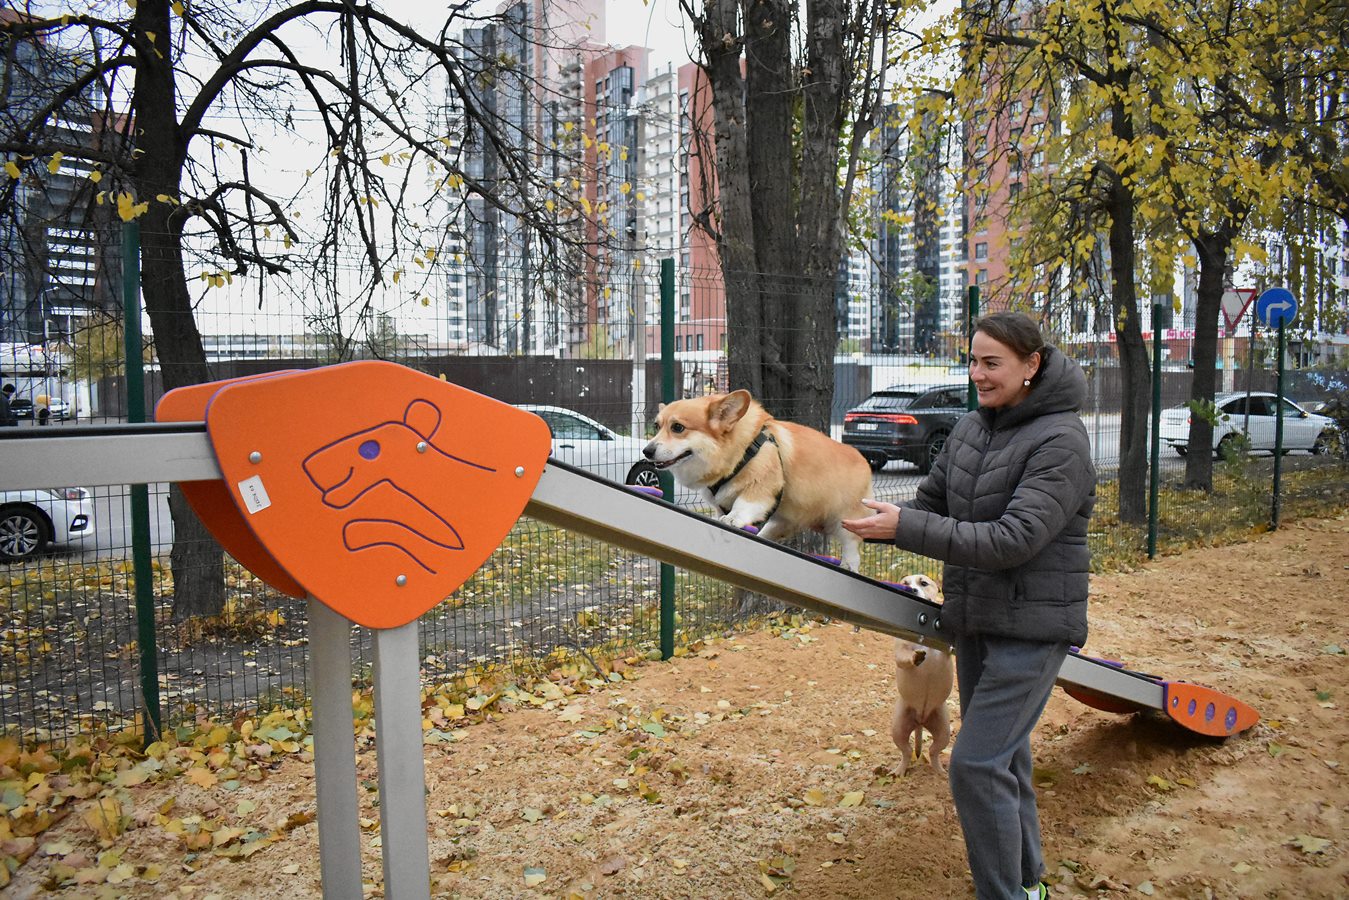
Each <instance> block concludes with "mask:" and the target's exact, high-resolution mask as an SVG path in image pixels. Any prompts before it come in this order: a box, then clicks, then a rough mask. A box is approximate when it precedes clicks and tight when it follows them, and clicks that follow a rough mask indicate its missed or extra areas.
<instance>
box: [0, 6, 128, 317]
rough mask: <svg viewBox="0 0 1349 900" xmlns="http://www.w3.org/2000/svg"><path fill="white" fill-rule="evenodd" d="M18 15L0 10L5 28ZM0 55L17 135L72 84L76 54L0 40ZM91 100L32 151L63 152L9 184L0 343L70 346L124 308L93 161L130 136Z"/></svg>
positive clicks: (113, 231) (31, 164)
mask: <svg viewBox="0 0 1349 900" xmlns="http://www.w3.org/2000/svg"><path fill="white" fill-rule="evenodd" d="M21 15H22V14H21V13H17V12H15V11H13V10H0V21H15V20H16V19H18V18H19V17H20V16H21ZM0 52H2V53H3V61H0V68H2V69H3V71H0V84H3V85H4V90H5V95H4V98H3V103H0V119H2V120H3V123H4V129H5V131H7V132H10V133H14V132H16V131H17V130H18V128H19V127H20V125H21V123H23V122H25V121H26V120H27V119H29V118H31V117H32V116H33V115H34V114H35V113H36V112H37V110H38V109H39V108H40V106H41V104H43V103H46V102H47V101H48V100H49V99H50V97H51V95H52V93H53V92H54V91H55V90H56V89H57V88H56V86H58V85H65V84H70V83H72V82H73V81H74V80H75V76H76V62H75V54H74V53H72V52H70V51H67V50H66V49H64V48H61V47H58V46H55V45H54V44H52V43H51V42H49V41H46V40H25V41H17V42H10V41H0ZM93 101H94V95H93V93H92V91H88V92H86V93H85V94H83V95H81V96H80V97H77V98H75V100H74V101H73V102H72V103H71V104H69V105H68V106H67V108H66V113H65V114H64V115H63V116H62V117H61V118H60V119H59V120H57V121H53V122H51V123H50V124H48V125H46V126H44V132H45V133H44V134H43V135H42V136H41V137H40V138H39V140H38V141H36V142H35V143H39V144H43V143H45V144H48V145H51V146H59V147H62V148H64V152H63V153H58V154H55V155H53V156H50V157H47V158H45V159H37V160H22V159H21V158H20V159H21V161H22V162H24V163H25V165H24V168H23V169H21V172H22V174H21V176H20V177H19V178H17V179H14V181H13V184H12V189H13V191H14V194H13V199H12V204H11V210H12V212H11V214H10V215H7V216H6V217H5V218H4V220H3V221H0V341H3V342H13V343H34V344H45V343H48V342H52V341H58V342H63V341H68V340H69V337H70V335H71V334H72V333H73V332H75V331H76V330H78V328H79V327H80V325H81V324H82V323H83V322H84V321H85V320H87V319H88V318H89V316H90V315H92V314H93V313H94V312H95V311H97V310H105V309H118V308H120V305H121V304H120V297H121V271H122V266H121V230H120V227H119V226H120V223H119V222H117V221H116V216H115V215H114V213H113V210H114V209H115V204H99V203H97V202H96V200H95V195H96V193H97V191H98V190H99V188H98V187H97V186H96V185H95V183H94V181H91V180H90V176H91V174H92V173H93V172H94V170H95V168H96V167H97V166H96V163H95V162H93V161H92V159H91V158H90V156H91V155H92V154H93V153H94V151H96V150H99V149H100V148H102V147H104V146H105V145H107V144H110V143H112V142H113V141H114V140H115V141H124V140H126V135H127V133H128V131H129V129H128V123H127V120H125V119H123V118H121V117H117V116H113V115H109V114H108V113H106V112H105V111H103V110H100V109H99V108H97V107H96V106H95V104H94V102H93ZM82 151H88V154H89V155H85V153H84V152H82ZM16 165H17V163H16ZM105 186H106V185H105Z"/></svg>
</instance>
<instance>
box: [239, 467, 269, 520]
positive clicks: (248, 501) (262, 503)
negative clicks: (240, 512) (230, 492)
mask: <svg viewBox="0 0 1349 900" xmlns="http://www.w3.org/2000/svg"><path fill="white" fill-rule="evenodd" d="M239 496H241V497H243V500H244V508H245V509H247V510H248V512H249V514H250V515H251V514H254V513H260V512H262V511H263V510H264V509H266V508H267V507H269V506H271V505H272V498H271V497H268V496H267V488H266V487H264V486H263V484H262V476H261V475H254V476H253V477H252V478H245V479H244V480H243V481H241V482H239Z"/></svg>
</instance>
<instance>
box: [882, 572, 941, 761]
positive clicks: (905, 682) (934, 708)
mask: <svg viewBox="0 0 1349 900" xmlns="http://www.w3.org/2000/svg"><path fill="white" fill-rule="evenodd" d="M899 583H900V584H903V585H906V586H908V587H911V588H913V589H914V590H915V591H917V592H918V593H919V594H922V595H923V596H924V597H926V598H927V599H928V600H931V601H933V602H934V603H940V602H941V599H942V598H941V587H940V586H939V585H938V584H937V582H935V581H933V580H932V579H931V578H928V577H927V576H926V575H906V576H905V577H904V578H901V579H900V582H899ZM955 681H956V667H955V660H954V659H952V657H951V655H950V654H949V653H943V652H942V651H940V650H935V649H933V648H931V647H924V646H923V645H922V644H915V643H912V642H911V641H905V640H901V639H899V638H896V639H895V684H896V685H897V686H898V687H899V699H898V700H896V701H895V711H894V713H893V715H892V716H891V717H890V737H891V738H893V739H894V742H895V746H896V747H898V748H899V751H900V756H899V774H900V775H903V774H904V771H905V770H906V769H907V768H908V767H909V737H910V736H912V737H913V757H914V759H917V760H921V759H922V758H923V729H924V728H926V729H927V730H928V732H929V733H930V734H931V735H932V748H931V750H929V751H928V752H929V755H930V758H931V760H932V768H934V769H936V770H937V771H938V772H941V773H943V774H944V773H945V772H946V768H945V767H944V766H943V765H942V762H941V753H942V751H943V750H945V749H946V746H947V744H949V743H951V714H950V713H949V712H948V711H947V709H946V698H947V697H949V696H951V688H952V687H953V686H954V685H955Z"/></svg>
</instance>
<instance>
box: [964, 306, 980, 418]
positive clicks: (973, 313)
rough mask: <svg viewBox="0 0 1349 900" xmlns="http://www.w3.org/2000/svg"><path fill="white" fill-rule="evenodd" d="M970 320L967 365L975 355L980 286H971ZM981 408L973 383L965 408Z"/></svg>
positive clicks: (967, 393)
mask: <svg viewBox="0 0 1349 900" xmlns="http://www.w3.org/2000/svg"><path fill="white" fill-rule="evenodd" d="M969 297H970V320H969V322H968V323H967V324H966V326H965V351H966V360H965V361H966V363H967V364H968V363H969V355H970V354H973V353H974V323H975V322H976V321H977V320H978V319H979V285H977V284H972V285H970V292H969ZM978 406H979V392H978V391H976V390H975V389H974V382H973V381H971V382H970V383H969V385H968V386H966V388H965V408H966V409H976V408H977V407H978Z"/></svg>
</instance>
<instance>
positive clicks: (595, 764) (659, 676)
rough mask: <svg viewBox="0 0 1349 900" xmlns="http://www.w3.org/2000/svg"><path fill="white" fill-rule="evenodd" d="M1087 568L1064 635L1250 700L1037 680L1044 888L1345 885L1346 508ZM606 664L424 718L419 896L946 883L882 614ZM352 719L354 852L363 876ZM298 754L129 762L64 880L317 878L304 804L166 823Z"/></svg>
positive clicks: (1289, 890)
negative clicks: (1223, 706)
mask: <svg viewBox="0 0 1349 900" xmlns="http://www.w3.org/2000/svg"><path fill="white" fill-rule="evenodd" d="M1093 596H1094V600H1093V606H1092V628H1093V631H1092V638H1091V641H1090V644H1089V646H1088V650H1089V651H1091V652H1093V653H1095V654H1099V655H1104V656H1111V657H1117V658H1121V659H1123V660H1125V661H1126V662H1127V663H1128V664H1129V665H1130V666H1131V667H1133V668H1135V669H1138V670H1141V671H1146V672H1152V673H1155V674H1159V675H1164V676H1166V677H1168V678H1175V679H1187V680H1193V681H1197V682H1201V683H1204V684H1207V685H1210V686H1212V687H1215V688H1218V689H1220V690H1224V691H1226V692H1229V693H1231V694H1233V695H1235V696H1237V697H1240V698H1242V699H1244V700H1246V701H1247V702H1249V703H1251V704H1252V705H1254V706H1255V707H1256V708H1257V709H1258V710H1259V711H1260V712H1261V714H1262V715H1263V717H1264V718H1263V720H1262V722H1261V723H1260V724H1259V725H1258V726H1256V727H1255V728H1254V729H1252V730H1251V731H1250V732H1248V733H1246V734H1243V735H1241V736H1239V737H1236V738H1232V739H1229V740H1227V741H1223V742H1215V741H1210V740H1207V739H1203V738H1200V737H1197V736H1193V735H1190V734H1188V733H1187V732H1185V731H1183V730H1181V729H1180V728H1179V727H1177V726H1175V725H1172V724H1170V723H1168V722H1166V721H1162V720H1160V719H1157V718H1152V717H1119V716H1113V715H1109V714H1106V713H1102V712H1098V711H1096V710H1093V709H1089V708H1087V707H1085V706H1082V705H1081V704H1078V703H1077V702H1076V701H1074V700H1072V699H1070V698H1068V697H1066V696H1065V695H1063V694H1062V693H1061V692H1058V691H1056V692H1055V694H1054V697H1053V699H1052V700H1051V702H1050V706H1049V709H1048V710H1047V712H1046V714H1045V716H1044V718H1043V719H1042V721H1041V724H1040V726H1039V728H1038V730H1037V733H1036V737H1035V751H1036V767H1037V782H1038V783H1039V786H1040V790H1041V811H1042V816H1043V819H1044V831H1045V840H1046V848H1045V850H1046V857H1047V859H1048V860H1050V861H1052V868H1051V877H1052V879H1053V880H1054V881H1055V882H1056V887H1055V893H1054V896H1055V897H1056V898H1059V897H1102V896H1115V897H1123V896H1135V895H1139V896H1152V897H1168V898H1173V897H1178V898H1207V897H1216V898H1276V897H1277V898H1326V900H1329V898H1340V897H1345V896H1349V853H1347V852H1346V851H1347V850H1349V847H1347V846H1346V844H1347V842H1349V823H1347V822H1346V811H1347V810H1349V785H1347V784H1346V768H1347V767H1349V717H1346V715H1345V713H1344V710H1343V709H1342V708H1341V707H1342V706H1343V705H1344V704H1346V703H1349V683H1347V681H1349V678H1347V676H1346V657H1345V652H1344V648H1346V647H1349V635H1346V624H1345V623H1346V621H1347V619H1346V615H1345V611H1346V609H1349V517H1341V518H1339V519H1328V520H1315V521H1306V522H1293V523H1287V524H1285V526H1284V528H1282V529H1281V530H1280V531H1278V532H1277V533H1274V534H1269V535H1263V536H1260V537H1258V538H1256V539H1253V540H1252V541H1251V542H1250V543H1247V544H1242V545H1238V546H1232V547H1226V548H1220V549H1200V550H1194V551H1191V552H1189V553H1187V554H1185V555H1184V556H1180V557H1173V558H1168V559H1164V560H1160V561H1158V562H1157V563H1155V564H1152V565H1148V566H1147V567H1145V568H1143V569H1140V570H1139V571H1137V572H1134V573H1131V574H1127V575H1115V576H1107V577H1100V578H1096V579H1095V580H1094V581H1093ZM625 676H626V680H623V681H621V682H619V683H614V684H610V685H606V686H604V687H602V688H599V689H596V690H594V691H592V692H589V693H578V694H574V695H571V696H568V697H566V698H553V699H546V698H539V700H538V703H539V704H540V705H538V706H536V707H535V708H523V707H525V706H528V705H529V704H521V708H517V709H515V710H514V711H510V712H506V713H503V714H501V715H498V716H494V717H492V718H490V719H489V720H488V721H487V722H485V723H482V724H476V725H472V726H470V727H462V728H458V729H457V730H452V731H449V732H448V736H447V737H444V738H443V739H439V740H437V741H436V742H434V743H428V745H427V747H426V758H427V777H428V788H429V794H428V798H427V800H428V808H429V810H430V828H431V859H432V861H433V863H432V869H433V872H432V877H433V884H434V886H435V894H436V896H442V897H466V898H469V897H472V898H503V897H584V898H592V897H596V898H597V897H640V898H648V897H650V898H728V897H746V898H750V897H753V898H758V897H764V896H770V895H771V896H778V895H781V894H793V895H795V896H800V897H809V898H823V900H830V898H838V900H842V898H896V897H898V898H956V897H966V896H969V895H970V889H969V879H968V874H967V872H966V868H965V857H964V852H963V845H962V842H961V839H960V835H959V829H958V826H957V824H956V820H955V815H954V811H953V809H952V806H951V802H950V796H949V790H948V788H947V785H946V783H945V781H944V779H943V778H941V777H939V776H938V775H936V774H935V773H934V772H933V771H932V770H930V769H929V768H927V766H926V765H920V766H913V767H911V769H910V772H909V774H908V776H906V777H905V778H903V779H896V778H894V777H892V775H891V774H890V773H891V767H892V766H893V764H894V762H895V756H896V752H897V751H896V750H895V748H894V746H893V744H892V743H891V742H890V738H889V735H888V733H887V730H888V719H889V710H890V704H891V703H892V701H893V689H892V675H891V664H890V657H889V641H888V639H886V638H884V637H882V636H879V635H876V634H872V633H869V632H854V631H853V630H852V628H851V627H849V626H845V625H839V624H819V623H808V624H805V625H802V626H800V627H795V628H777V629H765V630H762V631H758V632H755V633H751V634H745V635H738V636H733V637H730V638H726V639H718V640H712V641H709V642H707V643H705V644H703V645H701V646H699V647H697V648H695V649H694V650H693V651H692V653H691V654H690V655H689V656H687V657H684V658H681V659H677V660H675V661H673V662H671V663H668V664H646V665H637V666H633V667H631V668H628V669H626V670H625ZM956 727H957V729H958V728H959V723H958V721H957V722H956ZM368 745H369V741H368V740H365V739H363V743H362V746H363V747H366V750H365V752H364V753H363V755H362V762H361V778H362V779H363V785H365V788H364V789H363V790H362V805H363V813H362V814H363V815H364V816H366V817H368V819H367V820H366V824H367V825H368V828H367V829H366V831H365V837H366V842H367V846H366V856H365V860H366V865H365V874H366V878H367V881H368V882H369V890H370V891H372V892H374V893H382V889H381V882H382V877H381V874H380V870H379V861H378V850H377V848H376V847H375V846H374V845H375V842H376V841H377V838H378V829H377V820H378V810H377V808H376V807H375V806H374V805H373V804H374V801H375V799H376V795H375V793H374V787H373V785H374V781H373V779H374V777H375V775H374V760H373V753H372V752H371V751H370V750H369V746H368ZM312 773H313V770H312V765H310V764H308V763H307V762H305V761H304V760H303V759H302V758H301V757H298V756H290V757H288V758H286V759H285V760H284V761H282V762H281V763H279V764H278V765H277V766H276V767H275V768H274V769H272V770H271V771H269V772H268V773H267V775H266V777H265V779H263V780H261V781H259V782H257V783H247V782H246V783H244V784H243V785H242V786H238V785H236V787H235V789H234V790H225V789H224V788H223V787H221V786H215V787H213V788H211V789H203V788H201V787H198V786H196V785H194V784H190V783H187V782H186V781H185V780H184V779H177V780H176V781H174V782H170V783H157V784H144V785H138V786H134V787H130V788H128V789H127V796H128V798H129V801H130V803H131V805H132V807H133V809H132V811H131V813H130V815H131V819H132V821H133V822H134V823H135V824H136V826H138V827H131V828H130V829H129V830H128V831H127V832H126V833H125V834H123V835H121V836H120V837H118V838H117V839H116V840H115V842H112V843H111V845H110V849H112V850H114V851H116V852H118V853H119V854H120V856H119V860H120V861H121V862H122V863H123V864H128V865H129V868H127V869H125V870H123V871H124V874H125V875H126V877H125V878H124V879H123V880H122V881H121V882H120V883H119V884H117V885H113V884H110V883H106V882H105V883H103V884H100V885H97V886H96V887H95V886H93V885H84V886H75V887H71V888H68V891H69V893H70V894H71V895H72V896H76V895H78V896H89V895H93V894H94V893H95V892H96V891H102V892H104V893H106V894H108V895H111V896H123V895H125V896H146V895H147V893H148V892H153V893H155V894H158V895H160V896H170V897H197V898H204V897H208V896H216V897H222V898H233V897H241V898H242V897H254V896H257V895H259V894H279V895H281V896H286V897H309V896H318V854H317V840H316V827H315V826H314V825H313V824H312V823H310V824H300V825H299V826H298V827H291V828H287V829H285V830H284V832H281V830H280V829H278V834H279V835H280V836H279V837H278V838H277V839H276V840H275V841H273V842H270V843H268V844H267V845H265V846H263V847H261V849H259V851H258V852H256V853H254V854H253V855H251V856H248V858H246V859H237V858H224V857H223V856H221V855H219V854H217V853H216V852H214V851H213V849H212V848H211V847H204V848H199V849H198V851H196V852H193V853H189V852H188V850H187V849H186V847H185V840H184V839H183V837H182V836H181V835H180V834H177V833H175V829H174V823H175V822H177V823H178V826H179V827H181V825H182V822H183V821H185V820H187V819H188V818H190V817H193V816H197V817H200V820H202V821H205V820H211V821H218V823H219V827H239V828H248V827H259V828H263V827H270V828H275V827H276V826H277V825H278V824H279V823H282V822H285V821H286V820H287V818H288V817H294V816H298V818H291V819H290V821H291V823H296V822H303V821H304V820H305V819H304V817H305V816H306V815H307V814H309V813H312V810H313V780H312ZM171 798H172V799H174V801H175V802H174V804H173V806H172V809H171V811H170V812H168V813H164V812H162V810H163V809H164V804H165V803H166V802H167V801H168V800H169V799H171ZM40 840H41V842H42V843H43V844H44V845H50V844H53V843H55V844H56V845H57V849H58V850H63V851H65V852H66V853H67V854H72V853H75V854H84V859H85V861H92V860H93V859H94V858H95V857H96V855H97V854H98V853H99V852H100V849H101V848H99V847H98V846H97V844H96V842H95V840H94V834H93V830H92V829H91V826H90V824H89V820H88V819H87V818H86V817H85V816H83V815H71V816H68V817H67V819H66V820H65V821H64V822H62V823H61V824H59V825H57V826H56V827H54V828H52V829H51V830H49V831H48V832H46V833H45V834H44V835H42V837H41V839H40ZM223 846H224V847H225V848H228V847H229V846H237V845H235V844H230V843H229V842H228V841H227V842H225V843H224V845H223ZM232 855H233V856H235V857H238V856H239V855H241V854H238V853H235V854H232ZM60 858H61V855H60V854H53V853H44V851H42V850H39V852H38V853H36V854H34V856H33V857H32V858H31V859H29V861H28V862H27V863H26V864H25V865H24V866H23V867H22V868H21V869H20V871H19V873H18V875H17V878H16V880H15V882H14V883H13V884H12V885H11V886H10V888H9V892H10V896H27V895H29V894H33V893H38V892H40V891H41V890H42V888H41V884H42V882H43V879H44V878H47V877H48V873H49V872H50V870H51V867H52V866H53V865H54V864H55V863H56V862H58V861H59V859H60ZM66 858H69V856H67V857H66ZM146 866H152V868H151V869H149V870H147V869H145V867H146ZM155 867H157V868H155ZM151 877H153V879H154V882H155V883H154V884H153V885H150V884H147V883H146V881H147V880H150V878H151Z"/></svg>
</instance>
